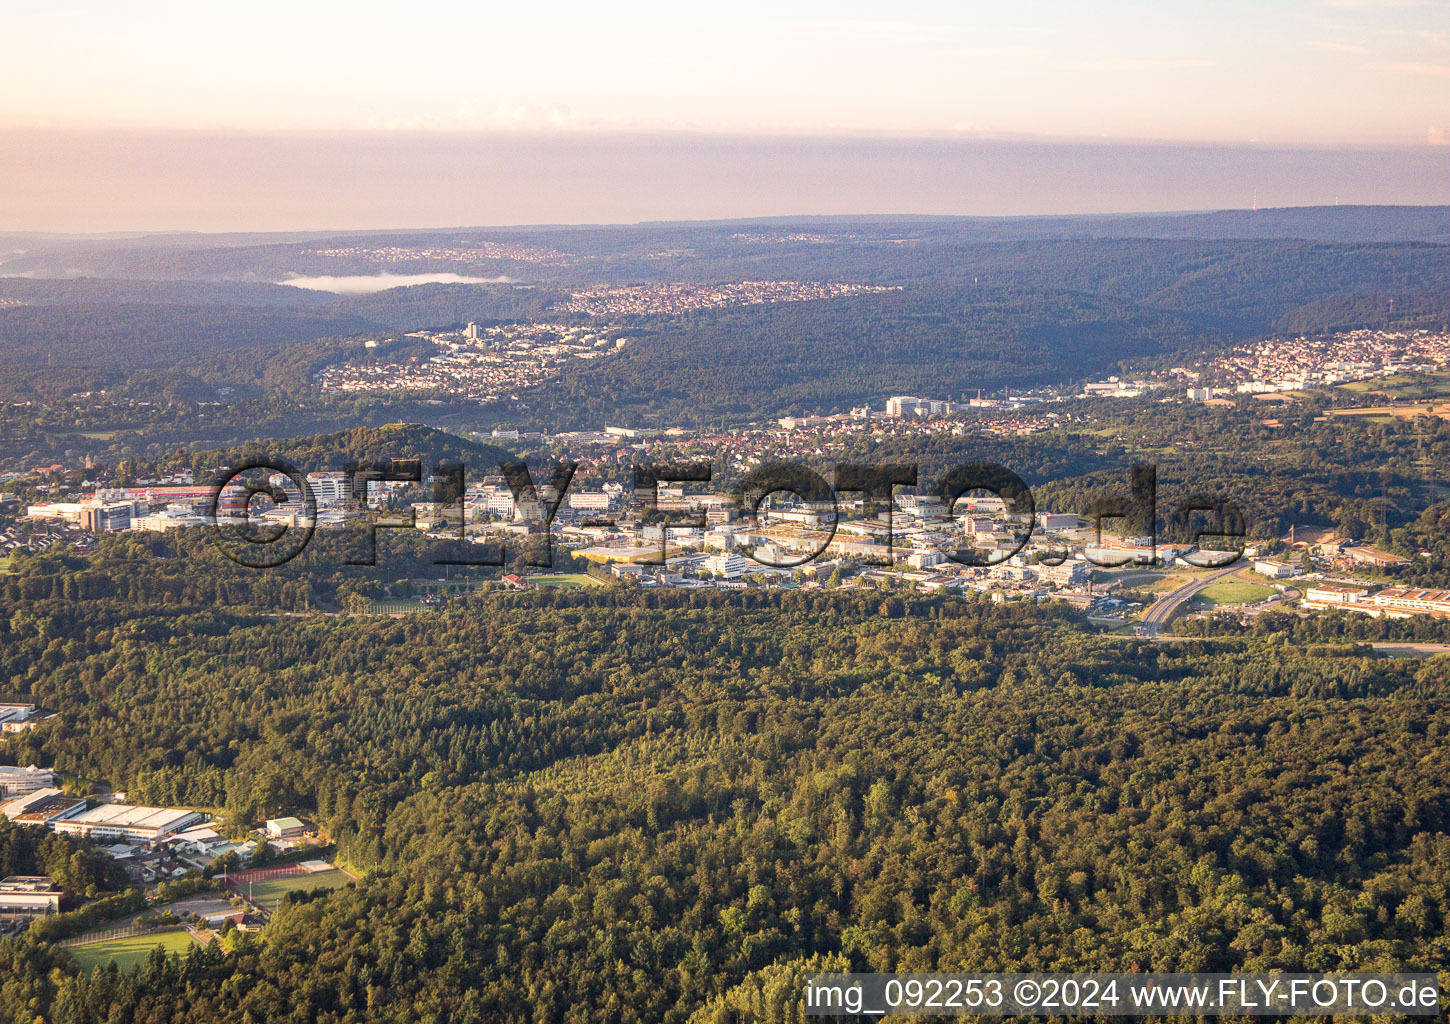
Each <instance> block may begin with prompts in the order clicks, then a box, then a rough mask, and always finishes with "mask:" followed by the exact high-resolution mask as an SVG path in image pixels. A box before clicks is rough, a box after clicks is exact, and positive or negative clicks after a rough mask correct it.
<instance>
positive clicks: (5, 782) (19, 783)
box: [0, 764, 55, 800]
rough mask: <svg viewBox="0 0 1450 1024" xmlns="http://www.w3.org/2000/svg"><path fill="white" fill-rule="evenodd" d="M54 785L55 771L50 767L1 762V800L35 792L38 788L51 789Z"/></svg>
mask: <svg viewBox="0 0 1450 1024" xmlns="http://www.w3.org/2000/svg"><path fill="white" fill-rule="evenodd" d="M54 785H55V772H53V771H51V770H50V769H49V768H37V767H35V765H31V766H30V767H28V768H16V767H13V766H11V765H4V764H0V800H9V799H10V798H11V797H17V796H21V795H22V794H25V793H34V792H35V791H36V790H37V789H49V788H51V787H52V786H54Z"/></svg>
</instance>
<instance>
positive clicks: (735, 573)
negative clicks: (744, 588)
mask: <svg viewBox="0 0 1450 1024" xmlns="http://www.w3.org/2000/svg"><path fill="white" fill-rule="evenodd" d="M753 567H754V563H752V562H750V561H749V560H748V559H746V558H744V557H742V556H741V555H737V554H736V553H735V552H733V551H725V552H721V553H720V554H718V555H711V556H710V557H709V558H706V559H705V560H704V562H702V563H701V568H703V569H704V570H705V571H706V572H710V573H713V574H714V575H716V576H720V577H724V578H725V579H727V580H737V579H739V578H740V577H741V576H744V575H745V574H746V573H747V572H750V571H751V569H752V568H753Z"/></svg>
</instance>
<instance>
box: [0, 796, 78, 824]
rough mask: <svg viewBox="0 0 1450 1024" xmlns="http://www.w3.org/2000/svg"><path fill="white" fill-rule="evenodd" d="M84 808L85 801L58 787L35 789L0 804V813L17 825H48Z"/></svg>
mask: <svg viewBox="0 0 1450 1024" xmlns="http://www.w3.org/2000/svg"><path fill="white" fill-rule="evenodd" d="M85 809H86V802H85V801H84V800H81V799H79V798H78V797H73V796H66V795H65V794H64V793H62V792H61V791H60V790H58V789H37V790H36V791H35V792H34V793H26V794H25V795H24V796H18V797H16V798H15V799H14V800H11V801H10V802H9V803H7V804H4V805H0V813H3V814H4V815H5V817H7V818H9V819H10V820H11V821H13V822H15V824H17V825H49V824H50V823H51V822H52V821H55V820H57V819H60V818H68V817H70V816H71V815H74V814H79V813H80V812H81V811H83V810H85Z"/></svg>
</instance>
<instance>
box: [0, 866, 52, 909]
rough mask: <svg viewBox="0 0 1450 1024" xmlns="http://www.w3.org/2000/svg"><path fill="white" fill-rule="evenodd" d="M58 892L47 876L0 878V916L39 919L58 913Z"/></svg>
mask: <svg viewBox="0 0 1450 1024" xmlns="http://www.w3.org/2000/svg"><path fill="white" fill-rule="evenodd" d="M60 896H61V894H60V890H59V889H57V888H56V887H55V883H54V882H52V881H51V880H50V877H49V876H47V875H11V876H10V877H9V878H0V914H5V915H7V916H12V917H13V916H24V917H41V916H44V915H45V914H55V913H59V912H60Z"/></svg>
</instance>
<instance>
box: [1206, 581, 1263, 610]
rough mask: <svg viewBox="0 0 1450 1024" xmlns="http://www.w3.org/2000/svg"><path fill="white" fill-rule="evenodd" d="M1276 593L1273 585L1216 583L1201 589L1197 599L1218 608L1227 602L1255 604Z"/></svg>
mask: <svg viewBox="0 0 1450 1024" xmlns="http://www.w3.org/2000/svg"><path fill="white" fill-rule="evenodd" d="M1274 593H1275V591H1274V588H1273V587H1261V586H1259V585H1258V584H1257V583H1215V584H1214V585H1213V586H1211V587H1204V588H1203V589H1202V590H1200V591H1199V592H1198V594H1197V596H1196V600H1198V601H1200V602H1202V603H1203V604H1206V605H1208V606H1209V607H1210V608H1216V607H1218V606H1219V605H1227V604H1253V603H1254V602H1255V601H1262V600H1264V599H1265V598H1269V597H1273V596H1274Z"/></svg>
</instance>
